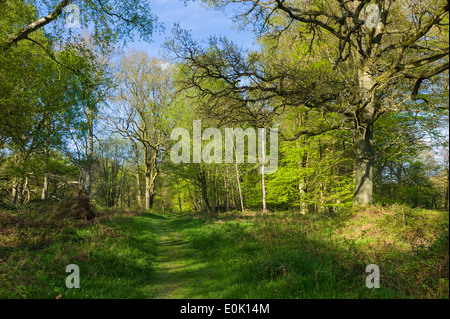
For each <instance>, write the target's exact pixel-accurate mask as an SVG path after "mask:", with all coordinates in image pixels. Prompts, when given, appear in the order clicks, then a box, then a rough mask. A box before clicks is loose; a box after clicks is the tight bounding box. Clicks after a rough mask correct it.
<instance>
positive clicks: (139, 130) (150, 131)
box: [113, 52, 173, 208]
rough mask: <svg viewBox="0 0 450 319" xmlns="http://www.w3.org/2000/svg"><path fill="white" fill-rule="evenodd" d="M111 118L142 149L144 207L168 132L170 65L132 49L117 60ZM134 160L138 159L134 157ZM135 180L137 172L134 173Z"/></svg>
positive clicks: (151, 196) (151, 198) (152, 193)
mask: <svg viewBox="0 0 450 319" xmlns="http://www.w3.org/2000/svg"><path fill="white" fill-rule="evenodd" d="M117 81H118V83H119V88H118V92H117V95H116V98H115V99H114V103H115V104H116V105H117V109H116V112H117V113H116V114H117V115H118V116H117V117H116V118H115V119H114V120H113V122H114V124H113V125H114V127H115V131H116V132H117V133H119V134H121V135H122V136H123V137H125V138H127V139H129V141H130V142H131V143H132V144H133V148H134V149H135V150H134V152H135V156H136V157H137V156H138V155H139V153H137V152H138V150H137V149H136V148H137V145H139V147H141V148H142V149H143V153H144V158H143V160H144V176H145V207H146V208H151V207H153V203H154V196H155V192H156V189H155V183H156V178H157V176H158V174H159V166H160V163H161V161H162V158H163V157H164V155H165V154H164V153H165V150H166V146H167V145H166V142H167V139H168V136H169V134H170V128H171V122H170V117H169V115H170V110H171V108H172V99H173V98H172V93H173V92H172V78H171V68H170V65H169V64H168V63H167V62H164V61H162V60H159V59H156V58H153V59H150V58H149V57H148V56H147V55H146V54H145V53H143V52H132V53H130V54H129V55H128V56H125V57H124V58H123V59H122V61H121V64H120V71H119V73H118V76H117ZM137 162H138V160H137ZM136 178H137V180H138V182H137V184H138V185H140V183H139V174H136Z"/></svg>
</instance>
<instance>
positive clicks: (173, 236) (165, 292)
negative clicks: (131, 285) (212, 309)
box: [146, 216, 213, 299]
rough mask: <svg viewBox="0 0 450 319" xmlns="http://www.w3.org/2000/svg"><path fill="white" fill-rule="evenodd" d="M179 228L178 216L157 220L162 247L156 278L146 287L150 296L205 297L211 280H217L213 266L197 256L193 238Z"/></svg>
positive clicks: (165, 297)
mask: <svg viewBox="0 0 450 319" xmlns="http://www.w3.org/2000/svg"><path fill="white" fill-rule="evenodd" d="M179 227H180V223H179V220H177V216H168V217H163V218H160V219H158V220H154V221H153V228H154V230H155V231H156V232H157V233H158V234H159V236H160V250H159V253H158V256H157V257H156V260H154V265H155V274H154V275H155V276H154V280H153V281H152V284H151V285H150V286H148V287H147V289H146V290H148V294H149V297H150V298H154V299H187V298H191V299H195V298H204V297H205V295H204V294H205V293H207V291H208V284H207V283H208V281H209V280H212V279H213V278H211V277H212V271H211V270H210V269H208V268H209V267H210V266H209V265H208V264H205V263H204V261H203V262H202V261H200V260H199V259H198V258H197V256H196V255H197V253H196V251H195V250H194V249H192V247H191V246H190V245H189V242H190V241H189V240H188V239H186V238H183V236H182V235H181V234H180V232H178V231H177V228H179Z"/></svg>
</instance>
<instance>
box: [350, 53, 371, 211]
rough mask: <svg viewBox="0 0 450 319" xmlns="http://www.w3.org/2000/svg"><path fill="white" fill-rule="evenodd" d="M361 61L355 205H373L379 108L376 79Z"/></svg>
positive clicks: (356, 125) (356, 140) (355, 141)
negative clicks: (375, 144)
mask: <svg viewBox="0 0 450 319" xmlns="http://www.w3.org/2000/svg"><path fill="white" fill-rule="evenodd" d="M365 63H366V61H361V65H362V67H361V69H360V71H359V89H360V92H361V95H360V99H361V101H362V103H364V107H363V108H361V110H360V112H359V113H358V114H357V121H356V123H355V130H354V143H355V145H354V146H355V190H354V195H353V202H354V204H355V205H371V204H373V166H374V158H375V150H374V147H373V121H374V117H375V111H376V108H377V100H376V99H377V98H376V96H375V95H374V93H373V92H372V88H373V85H374V78H373V75H372V72H371V70H370V69H369V68H368V67H366V66H365Z"/></svg>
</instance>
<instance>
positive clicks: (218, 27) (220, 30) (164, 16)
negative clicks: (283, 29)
mask: <svg viewBox="0 0 450 319" xmlns="http://www.w3.org/2000/svg"><path fill="white" fill-rule="evenodd" d="M148 3H149V5H150V9H151V10H152V12H153V13H154V14H155V15H156V16H157V17H158V19H159V22H160V23H162V24H163V25H164V27H165V31H164V32H161V34H158V33H155V35H154V36H153V40H154V42H153V43H146V42H141V41H136V42H134V43H129V44H128V46H127V47H128V48H134V49H136V50H144V51H147V53H148V54H149V55H150V56H158V53H159V52H160V51H161V45H162V44H163V43H164V41H165V39H166V38H168V37H171V34H172V33H171V31H172V27H173V25H174V24H175V23H179V24H180V26H181V28H183V29H187V30H191V31H192V35H193V37H194V38H195V39H197V40H200V39H206V38H208V37H209V36H211V35H217V36H226V37H227V38H229V39H231V40H232V41H233V42H234V43H236V44H237V45H239V46H240V47H243V48H251V47H253V43H254V39H255V37H254V35H253V34H252V33H251V32H250V31H242V30H238V28H237V25H236V24H234V23H233V21H232V20H231V17H232V12H233V11H232V10H228V9H227V11H226V13H224V12H221V11H217V10H214V9H209V8H206V7H205V6H204V5H203V4H202V3H201V1H187V2H186V4H185V3H184V1H183V0H150V1H148Z"/></svg>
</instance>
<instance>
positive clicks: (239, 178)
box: [235, 161, 244, 212]
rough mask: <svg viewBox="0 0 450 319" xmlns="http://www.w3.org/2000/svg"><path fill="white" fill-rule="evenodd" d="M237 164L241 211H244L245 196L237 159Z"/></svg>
mask: <svg viewBox="0 0 450 319" xmlns="http://www.w3.org/2000/svg"><path fill="white" fill-rule="evenodd" d="M235 165H236V180H237V184H238V190H239V200H240V203H241V211H242V212H244V198H243V197H242V189H241V177H240V175H239V167H238V163H237V161H236V163H235Z"/></svg>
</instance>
